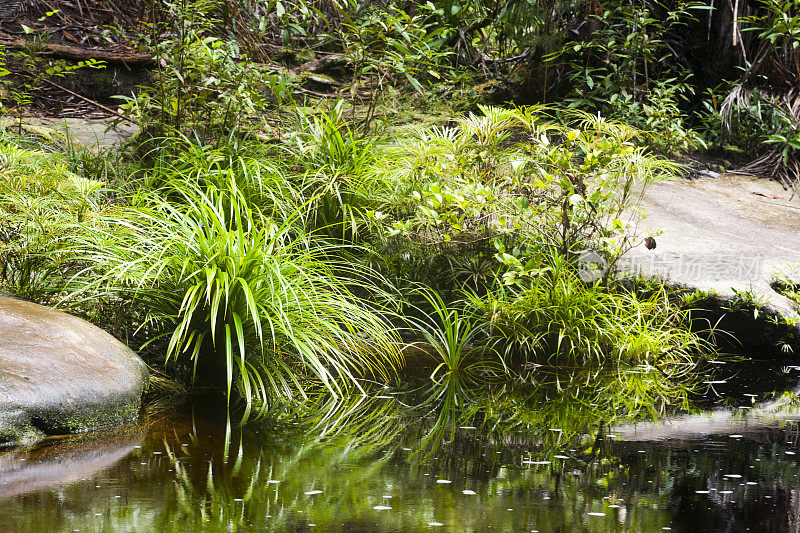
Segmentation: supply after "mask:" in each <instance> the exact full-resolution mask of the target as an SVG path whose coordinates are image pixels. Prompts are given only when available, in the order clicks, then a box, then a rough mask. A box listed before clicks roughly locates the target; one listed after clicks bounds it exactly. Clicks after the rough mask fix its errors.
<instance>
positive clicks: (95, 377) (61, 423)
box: [0, 296, 148, 446]
mask: <svg viewBox="0 0 800 533" xmlns="http://www.w3.org/2000/svg"><path fill="white" fill-rule="evenodd" d="M147 383H148V372H147V366H146V365H145V364H144V362H142V360H141V359H140V358H139V356H137V355H136V354H135V353H134V352H132V351H131V350H130V349H128V348H127V347H126V346H125V345H124V344H122V343H121V342H119V341H117V340H116V339H115V338H114V337H112V336H111V335H109V334H108V333H106V332H105V331H103V330H101V329H100V328H98V327H96V326H94V325H92V324H90V323H88V322H86V321H85V320H82V319H80V318H77V317H74V316H71V315H68V314H66V313H62V312H61V311H56V310H55V309H50V308H48V307H43V306H41V305H37V304H34V303H30V302H25V301H22V300H17V299H13V298H8V297H4V296H0V446H13V445H20V444H29V443H31V442H35V441H36V440H38V439H40V438H42V437H43V436H44V435H48V434H63V433H73V432H80V431H89V430H92V429H97V428H101V427H109V426H112V425H116V424H122V423H125V422H128V421H131V420H133V419H135V418H136V417H137V416H138V412H139V407H140V405H141V397H142V393H143V392H144V390H145V388H146V386H147Z"/></svg>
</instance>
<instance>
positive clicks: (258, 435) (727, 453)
mask: <svg viewBox="0 0 800 533" xmlns="http://www.w3.org/2000/svg"><path fill="white" fill-rule="evenodd" d="M720 366H721V367H724V366H725V365H722V364H721V365H720ZM734 366H735V368H734ZM728 367H729V368H723V369H722V370H720V369H717V371H716V372H715V373H713V374H712V375H710V376H709V377H711V378H715V379H709V380H708V381H709V382H712V383H708V390H707V392H708V391H710V390H711V389H714V391H713V392H711V393H710V394H707V395H706V398H707V403H709V402H711V401H712V400H713V399H715V398H716V401H718V402H723V403H726V404H736V406H735V407H733V408H726V409H725V410H722V411H720V410H718V411H717V412H716V413H715V414H714V415H713V416H712V415H710V414H704V413H697V414H694V415H685V416H683V417H682V418H681V417H678V418H674V419H672V422H669V423H661V424H659V425H652V424H639V425H638V426H634V425H631V424H627V425H626V424H622V425H620V426H618V427H615V428H612V429H611V430H610V431H609V430H606V431H603V429H602V425H600V426H599V427H600V429H599V430H598V429H597V427H598V426H593V425H592V424H591V423H588V424H586V425H585V427H586V428H587V432H586V433H584V434H580V433H575V434H574V436H572V437H569V438H568V437H567V436H565V433H566V432H567V431H566V430H564V429H562V428H563V427H564V423H566V422H567V418H565V417H563V416H561V415H558V416H561V418H559V420H558V422H559V424H558V426H561V427H557V426H555V425H553V426H551V427H548V428H546V430H545V431H546V433H547V435H550V436H552V438H549V437H547V435H545V433H540V434H538V435H535V436H532V435H531V434H528V433H526V432H525V427H523V426H513V427H512V426H502V430H503V432H505V433H504V434H499V435H498V433H497V432H496V431H494V432H493V431H491V430H490V429H489V428H481V429H479V428H476V427H471V426H458V427H455V428H450V427H449V426H448V427H446V428H445V430H444V431H440V432H438V433H437V432H436V431H435V429H436V427H437V426H436V424H435V423H433V424H428V425H423V426H420V425H419V424H417V423H416V422H415V418H416V419H417V420H421V419H425V418H428V419H430V418H433V419H435V420H438V418H437V416H438V415H439V413H441V405H440V404H436V410H435V411H431V412H433V415H431V412H428V411H426V412H424V413H422V412H420V413H421V414H419V416H416V417H415V416H409V415H408V410H407V408H408V405H409V404H410V401H409V396H408V395H407V392H403V391H398V390H395V389H383V388H381V389H379V390H378V391H377V393H374V394H373V393H370V394H368V395H367V396H356V397H354V399H351V401H348V402H343V403H341V404H339V405H337V406H336V408H334V409H330V410H328V411H326V414H325V415H323V416H318V415H315V417H312V418H313V423H312V424H311V426H309V425H307V423H306V422H307V421H306V420H304V419H303V417H302V416H300V415H298V414H297V413H292V414H291V415H290V417H289V418H287V419H285V420H291V419H292V417H296V422H294V423H292V422H289V423H288V425H290V426H291V425H293V424H294V425H296V426H297V427H298V428H301V429H298V431H294V432H292V431H285V430H281V431H278V430H277V429H275V427H273V426H271V425H270V424H269V423H266V422H261V423H255V424H248V425H247V426H245V428H244V429H240V428H237V427H236V426H235V425H233V426H232V425H230V424H229V423H228V422H227V418H226V417H225V416H224V413H219V412H218V410H216V409H214V408H213V406H212V405H211V404H207V403H203V402H202V401H201V400H196V401H195V402H194V403H192V402H186V403H184V405H182V406H180V407H179V408H175V407H174V406H173V407H172V408H170V409H168V410H165V409H155V408H151V409H150V410H149V411H148V412H147V413H145V415H144V416H143V421H142V423H141V424H139V425H136V426H132V427H128V428H124V429H122V430H115V431H113V432H110V433H105V434H102V433H98V434H91V435H76V436H69V437H51V438H49V439H47V440H46V441H45V442H44V443H42V444H40V445H38V446H36V447H35V448H33V449H17V450H8V451H6V452H4V453H2V454H0V530H14V531H192V530H197V531H200V530H203V531H250V530H253V531H264V530H267V531H314V530H318V531H348V532H351V531H356V532H358V531H364V532H367V531H385V532H390V531H396V532H413V531H431V530H434V531H435V530H438V531H542V532H545V531H662V530H670V529H671V530H673V531H720V530H725V531H780V530H796V529H797V528H798V527H800V479H799V478H798V473H800V468H799V467H798V466H799V465H798V461H800V449H798V448H800V426H798V424H797V423H796V422H795V420H794V412H795V411H794V410H793V408H792V405H791V402H788V403H786V402H784V403H782V404H780V406H778V404H771V407H769V406H770V404H768V403H764V401H766V400H764V399H765V398H766V397H768V396H769V394H767V393H768V392H770V391H771V390H774V389H771V387H773V386H774V384H775V383H776V382H777V381H782V382H781V384H780V387H778V388H786V387H791V386H793V384H794V383H795V382H796V379H794V378H795V377H796V375H797V374H800V371H798V368H797V367H791V366H785V365H780V364H777V363H774V364H771V365H768V366H767V367H764V366H757V367H753V366H751V367H748V366H747V365H738V366H736V365H728ZM748 368H749V369H750V370H748ZM726 372H727V375H723V374H725V373H726ZM737 380H738V381H737ZM723 381H724V382H725V383H719V382H723ZM559 386H560V387H562V393H563V394H566V395H567V396H568V397H574V394H571V393H570V391H569V390H568V387H569V386H570V384H569V383H568V382H563V383H561V384H560V385H559ZM726 386H727V387H730V388H732V389H736V390H735V391H734V390H729V391H727V392H724V391H723V392H720V390H718V389H721V388H722V387H726ZM528 388H529V389H530V387H528ZM746 390H749V391H753V392H744V391H746ZM737 391H738V392H737ZM734 392H737V394H734ZM717 394H718V395H717ZM537 401H541V399H538V400H537ZM464 405H465V404H464V403H463V402H462V403H460V404H457V406H459V407H464ZM565 405H566V404H565ZM753 406H755V408H751V409H742V407H745V408H747V407H753ZM574 407H575V409H574V412H575V413H578V414H579V415H580V416H583V415H585V413H586V411H583V410H581V409H580V408H578V407H577V406H574ZM759 407H763V408H759ZM483 409H488V407H487V406H486V405H483ZM562 414H563V413H562ZM548 416H549V417H551V419H553V418H554V417H556V415H555V414H554V413H552V412H550V413H549V414H548ZM435 420H434V422H435ZM453 420H461V419H453ZM495 420H496V419H495ZM586 422H587V421H586V420H584V423H586ZM588 422H591V421H588ZM284 425H286V424H284ZM592 427H594V430H592ZM309 428H312V429H313V431H311V429H309ZM514 428H516V429H514ZM451 429H452V432H451ZM431 435H439V436H440V437H441V439H440V440H438V441H436V442H435V443H432V441H431V438H430V436H431Z"/></svg>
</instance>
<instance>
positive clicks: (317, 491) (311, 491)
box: [306, 490, 322, 496]
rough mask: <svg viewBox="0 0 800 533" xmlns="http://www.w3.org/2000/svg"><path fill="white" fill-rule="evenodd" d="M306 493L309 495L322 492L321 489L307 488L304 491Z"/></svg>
mask: <svg viewBox="0 0 800 533" xmlns="http://www.w3.org/2000/svg"><path fill="white" fill-rule="evenodd" d="M306 494H307V495H309V496H311V495H312V494H322V491H321V490H309V491H308V492H306Z"/></svg>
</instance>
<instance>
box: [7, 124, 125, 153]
mask: <svg viewBox="0 0 800 533" xmlns="http://www.w3.org/2000/svg"><path fill="white" fill-rule="evenodd" d="M0 127H4V128H8V129H10V130H11V131H16V130H17V127H18V122H17V121H16V120H14V119H10V118H6V119H3V120H1V121H0ZM22 130H23V132H27V133H33V134H37V135H42V136H44V137H47V138H55V139H65V138H66V137H69V138H70V139H71V140H72V141H73V142H76V143H78V144H79V145H81V146H84V147H86V148H89V149H91V150H94V151H98V150H103V149H106V148H110V147H112V146H115V145H119V144H122V143H124V142H126V141H128V140H130V139H131V138H132V137H133V136H134V135H135V134H136V132H138V131H139V127H138V126H135V125H133V124H130V123H128V122H122V123H120V124H117V125H116V126H113V120H111V119H85V118H50V117H24V118H23V119H22Z"/></svg>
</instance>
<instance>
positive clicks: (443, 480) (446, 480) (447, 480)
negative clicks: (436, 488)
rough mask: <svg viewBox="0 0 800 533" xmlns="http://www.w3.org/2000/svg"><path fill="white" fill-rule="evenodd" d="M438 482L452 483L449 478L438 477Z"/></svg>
mask: <svg viewBox="0 0 800 533" xmlns="http://www.w3.org/2000/svg"><path fill="white" fill-rule="evenodd" d="M436 483H452V481H450V480H449V479H437V480H436Z"/></svg>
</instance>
